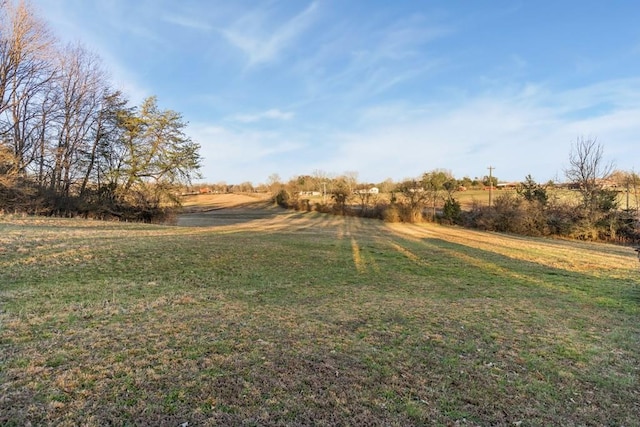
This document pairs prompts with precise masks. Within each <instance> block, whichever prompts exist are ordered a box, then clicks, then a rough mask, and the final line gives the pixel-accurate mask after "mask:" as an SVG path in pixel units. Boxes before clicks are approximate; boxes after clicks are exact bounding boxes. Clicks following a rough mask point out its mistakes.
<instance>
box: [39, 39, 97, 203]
mask: <svg viewBox="0 0 640 427" xmlns="http://www.w3.org/2000/svg"><path fill="white" fill-rule="evenodd" d="M59 69H60V73H59V75H58V78H57V79H56V83H57V84H58V88H59V91H60V92H59V93H60V96H59V98H58V100H59V105H58V114H57V120H55V122H56V133H57V135H56V142H55V146H54V147H52V151H53V157H54V159H53V170H52V179H51V183H50V187H51V189H53V190H55V191H56V192H57V193H59V194H61V195H69V192H70V189H71V186H72V184H73V183H74V182H75V181H76V180H78V179H80V177H81V176H83V175H86V168H87V167H88V166H91V167H93V164H92V163H91V161H90V153H91V152H92V151H93V145H94V144H95V140H93V141H92V138H91V132H92V129H94V125H95V121H96V120H97V119H98V117H99V112H100V107H101V101H102V100H103V93H104V84H105V77H104V74H103V71H102V69H101V66H100V61H99V59H98V58H97V56H95V55H94V54H92V53H90V52H88V51H87V50H86V49H85V48H84V47H82V46H80V45H75V46H68V47H67V48H66V50H65V51H64V52H63V53H62V54H61V55H60V65H59Z"/></svg>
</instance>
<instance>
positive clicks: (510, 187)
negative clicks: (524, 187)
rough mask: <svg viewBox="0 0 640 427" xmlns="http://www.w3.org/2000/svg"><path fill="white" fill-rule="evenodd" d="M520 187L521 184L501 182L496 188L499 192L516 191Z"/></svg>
mask: <svg viewBox="0 0 640 427" xmlns="http://www.w3.org/2000/svg"><path fill="white" fill-rule="evenodd" d="M519 185H520V183H519V182H499V183H498V185H496V187H497V188H498V190H515V189H516V188H518V186H519Z"/></svg>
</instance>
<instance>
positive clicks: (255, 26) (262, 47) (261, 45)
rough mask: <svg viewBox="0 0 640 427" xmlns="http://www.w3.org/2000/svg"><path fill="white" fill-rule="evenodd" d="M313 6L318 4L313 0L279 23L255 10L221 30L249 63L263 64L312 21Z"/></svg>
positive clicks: (262, 11)
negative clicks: (288, 18)
mask: <svg viewBox="0 0 640 427" xmlns="http://www.w3.org/2000/svg"><path fill="white" fill-rule="evenodd" d="M317 10H318V4H317V3H315V2H313V3H311V4H310V5H309V6H308V7H307V8H306V9H305V10H304V11H302V12H301V13H299V14H298V15H296V16H294V17H293V18H291V19H290V20H288V21H287V22H285V23H284V24H282V25H280V26H276V25H274V24H273V23H271V22H270V18H271V17H270V15H269V13H268V12H267V11H264V10H256V11H253V12H251V13H249V14H247V15H245V16H244V17H242V18H240V19H239V20H238V21H236V22H235V23H234V24H233V25H232V26H230V27H228V28H225V29H222V30H221V33H222V35H223V36H224V37H225V38H226V39H227V40H228V41H229V43H231V44H232V45H234V46H235V47H237V48H238V49H240V50H241V51H242V52H244V54H245V55H246V56H247V57H248V65H249V66H250V67H251V66H255V65H259V64H264V63H268V62H271V61H274V60H275V59H277V58H278V57H279V56H280V55H281V53H282V51H283V50H285V49H286V48H287V47H289V46H290V45H291V44H292V43H294V41H295V40H296V39H297V37H298V36H299V35H300V34H302V33H303V32H304V31H305V30H306V29H307V28H308V27H309V26H310V25H311V24H312V23H313V20H314V18H315V15H316V11H317ZM265 27H268V28H265Z"/></svg>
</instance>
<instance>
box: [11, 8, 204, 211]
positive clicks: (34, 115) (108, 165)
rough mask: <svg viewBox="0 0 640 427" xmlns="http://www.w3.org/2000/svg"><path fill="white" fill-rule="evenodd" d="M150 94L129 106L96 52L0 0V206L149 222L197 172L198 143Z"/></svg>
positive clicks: (25, 10) (30, 12)
mask: <svg viewBox="0 0 640 427" xmlns="http://www.w3.org/2000/svg"><path fill="white" fill-rule="evenodd" d="M185 127H186V122H185V121H184V120H183V118H182V116H181V115H180V114H179V113H177V112H175V111H172V110H164V109H161V108H160V107H159V106H158V102H157V99H156V98H155V97H149V98H147V99H145V100H144V101H143V102H142V103H141V105H139V106H135V107H134V106H131V105H130V104H129V101H128V100H127V98H126V97H125V95H124V94H123V93H122V92H120V91H119V90H116V89H114V88H113V87H112V86H111V85H110V83H109V76H108V75H107V73H106V72H105V70H104V69H103V67H102V64H101V61H100V58H99V57H98V56H97V55H95V54H93V53H91V52H90V51H88V50H87V49H86V48H84V47H83V46H82V45H80V44H68V45H62V44H61V43H60V42H59V40H57V39H56V38H55V37H54V35H53V34H52V33H51V31H50V29H49V28H48V27H47V24H46V22H44V21H43V20H42V19H40V18H39V17H38V16H37V15H36V14H35V13H34V12H33V10H32V9H31V8H30V7H29V6H28V4H27V3H25V2H24V1H15V2H13V1H8V0H5V1H2V0H0V209H1V210H4V211H9V212H10V211H21V212H27V213H34V214H50V215H64V216H75V215H83V216H91V217H96V218H120V219H126V220H129V219H131V220H144V221H150V220H153V219H158V218H160V217H162V216H163V215H165V214H166V213H167V212H169V210H167V207H170V206H172V205H174V204H175V203H176V202H177V201H178V200H177V197H176V188H177V186H178V185H180V184H183V183H185V182H188V181H189V180H190V179H191V178H194V177H198V176H199V175H198V171H199V168H200V155H199V149H200V147H199V145H198V144H197V143H195V142H193V141H192V140H191V139H190V138H189V137H188V136H187V135H186V134H185V132H184V131H185Z"/></svg>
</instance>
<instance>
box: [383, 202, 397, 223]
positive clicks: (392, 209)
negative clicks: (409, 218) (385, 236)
mask: <svg viewBox="0 0 640 427" xmlns="http://www.w3.org/2000/svg"><path fill="white" fill-rule="evenodd" d="M382 219H383V220H384V221H385V222H400V210H399V209H398V205H396V204H395V203H393V204H390V205H388V206H386V207H385V208H384V210H383V211H382Z"/></svg>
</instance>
